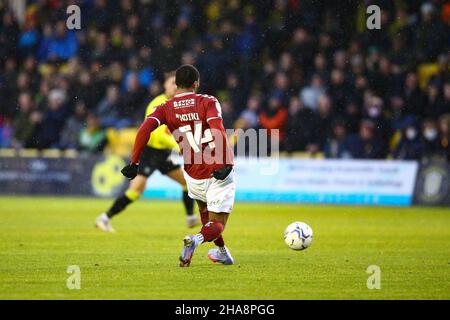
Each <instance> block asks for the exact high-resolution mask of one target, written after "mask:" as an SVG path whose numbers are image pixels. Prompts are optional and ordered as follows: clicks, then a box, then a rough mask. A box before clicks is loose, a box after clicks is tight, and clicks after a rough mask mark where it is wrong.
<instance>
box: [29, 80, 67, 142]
mask: <svg viewBox="0 0 450 320" xmlns="http://www.w3.org/2000/svg"><path fill="white" fill-rule="evenodd" d="M65 103H66V93H65V92H64V91H62V90H61V89H53V90H52V91H50V93H49V96H48V108H47V110H46V111H45V112H44V114H43V118H42V121H41V122H40V123H39V125H38V128H39V130H38V132H37V133H36V136H35V137H36V141H35V147H36V148H38V149H45V148H58V147H59V139H60V135H61V130H62V128H63V126H64V123H65V121H66V120H67V116H68V109H67V107H66V105H65Z"/></svg>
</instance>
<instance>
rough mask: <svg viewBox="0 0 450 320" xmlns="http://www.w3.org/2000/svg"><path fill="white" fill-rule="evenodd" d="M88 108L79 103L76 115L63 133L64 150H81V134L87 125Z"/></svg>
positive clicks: (71, 118) (82, 102) (62, 143)
mask: <svg viewBox="0 0 450 320" xmlns="http://www.w3.org/2000/svg"><path fill="white" fill-rule="evenodd" d="M86 114H87V107H86V104H85V103H84V101H78V102H77V104H76V106H75V112H74V114H73V115H72V116H71V117H70V118H69V119H68V120H67V122H66V124H65V125H64V128H63V130H62V133H61V141H60V145H61V148H63V149H79V148H80V146H79V137H78V136H79V134H80V132H81V131H82V130H83V128H84V126H85V124H86Z"/></svg>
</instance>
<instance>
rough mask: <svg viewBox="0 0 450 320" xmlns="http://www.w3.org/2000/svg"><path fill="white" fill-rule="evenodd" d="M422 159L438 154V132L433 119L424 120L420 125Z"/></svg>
mask: <svg viewBox="0 0 450 320" xmlns="http://www.w3.org/2000/svg"><path fill="white" fill-rule="evenodd" d="M421 140H422V145H423V152H422V157H424V158H430V157H433V156H435V155H437V154H438V153H439V131H438V128H437V124H436V122H435V121H434V120H433V119H430V118H428V119H425V120H424V122H423V125H422V137H421Z"/></svg>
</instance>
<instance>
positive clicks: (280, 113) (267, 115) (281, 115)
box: [259, 94, 288, 141]
mask: <svg viewBox="0 0 450 320" xmlns="http://www.w3.org/2000/svg"><path fill="white" fill-rule="evenodd" d="M282 101H283V97H282V96H281V95H280V94H273V95H272V96H271V97H270V99H269V101H268V105H267V108H266V109H265V110H263V111H261V112H260V114H259V123H260V124H261V127H262V128H263V129H267V131H268V135H269V136H271V137H276V135H274V131H273V130H274V129H276V130H278V139H279V140H280V141H282V140H283V138H284V133H285V125H286V120H287V117H288V111H287V109H286V108H285V107H284V106H283V104H282Z"/></svg>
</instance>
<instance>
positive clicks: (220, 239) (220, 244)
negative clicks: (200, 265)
mask: <svg viewBox="0 0 450 320" xmlns="http://www.w3.org/2000/svg"><path fill="white" fill-rule="evenodd" d="M214 244H215V245H216V246H218V247H220V248H222V247H225V241H224V240H223V237H222V235H220V236H219V237H218V238H217V239H216V240H214Z"/></svg>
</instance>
